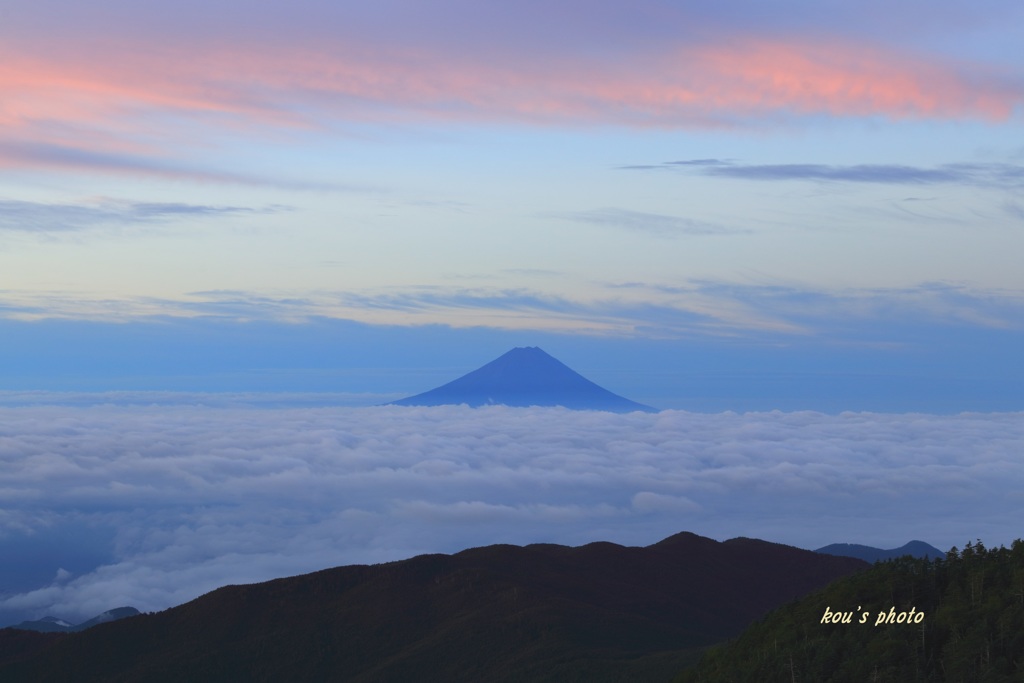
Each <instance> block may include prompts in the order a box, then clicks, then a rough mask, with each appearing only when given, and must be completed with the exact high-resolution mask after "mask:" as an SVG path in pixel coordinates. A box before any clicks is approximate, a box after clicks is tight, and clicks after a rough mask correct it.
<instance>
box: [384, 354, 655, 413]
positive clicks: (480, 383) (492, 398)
mask: <svg viewBox="0 0 1024 683" xmlns="http://www.w3.org/2000/svg"><path fill="white" fill-rule="evenodd" d="M459 404H466V405H468V406H470V407H473V408H478V407H480V406H485V405H494V404H500V405H506V406H519V407H526V406H563V407H565V408H571V409H573V410H605V411H608V412H615V413H629V412H634V411H643V412H658V411H657V410H656V409H655V408H652V407H650V406H646V405H643V404H641V403H637V402H636V401H631V400H629V399H628V398H623V397H622V396H619V395H618V394H613V393H612V392H610V391H608V390H607V389H605V388H603V387H601V386H598V385H597V384H595V383H593V382H591V381H590V380H589V379H587V378H586V377H583V376H582V375H580V374H579V373H577V372H576V371H574V370H572V369H571V368H569V367H568V366H566V365H565V364H564V363H562V362H561V361H559V360H557V359H555V358H554V357H552V356H550V355H548V354H547V353H545V352H544V351H543V350H541V349H540V348H538V347H536V346H527V347H517V348H514V349H512V350H511V351H509V352H507V353H505V354H503V355H502V356H500V357H498V358H496V359H495V360H492V361H491V362H490V363H487V364H486V365H483V366H481V367H480V368H477V369H476V370H473V371H472V372H469V373H467V374H465V375H463V376H462V377H459V378H458V379H456V380H453V381H451V382H449V383H447V384H444V385H442V386H440V387H437V388H436V389H431V390H430V391H426V392H424V393H422V394H416V395H415V396H409V397H407V398H403V399H399V400H397V401H393V402H392V403H390V404H389V405H400V406H439V405H459Z"/></svg>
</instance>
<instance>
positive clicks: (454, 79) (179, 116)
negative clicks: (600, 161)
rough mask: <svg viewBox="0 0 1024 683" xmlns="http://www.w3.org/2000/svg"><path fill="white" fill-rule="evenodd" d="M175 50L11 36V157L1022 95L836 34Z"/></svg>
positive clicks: (914, 114)
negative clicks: (389, 124) (378, 126)
mask: <svg viewBox="0 0 1024 683" xmlns="http://www.w3.org/2000/svg"><path fill="white" fill-rule="evenodd" d="M111 44H116V43H111ZM164 47H165V49H162V50H149V51H142V50H139V51H137V52H133V51H129V50H125V49H123V45H122V49H120V50H119V49H116V48H106V49H105V48H102V47H101V48H96V47H92V48H91V49H88V50H81V51H78V52H76V53H75V54H76V57H75V58H72V57H69V56H64V57H61V55H67V54H68V53H67V52H63V51H60V50H55V51H52V52H49V53H46V54H45V55H43V53H42V51H37V52H36V55H35V56H32V54H31V51H29V50H27V49H25V48H23V49H22V50H20V51H19V50H15V49H12V48H11V47H8V48H7V49H3V48H0V92H3V93H4V97H3V99H2V100H0V166H6V167H25V166H26V165H27V166H33V165H35V166H41V167H49V166H60V165H62V164H63V165H67V163H66V161H64V162H62V161H61V159H60V158H59V157H58V156H54V155H52V154H50V155H46V154H36V155H33V154H32V153H29V152H26V150H31V149H36V148H38V149H53V148H55V147H68V148H73V149H74V150H77V151H78V152H80V153H81V154H80V156H82V158H84V157H85V156H88V155H90V154H103V155H111V154H116V155H129V156H133V155H137V156H141V157H147V156H154V155H155V156H157V157H168V158H170V157H173V155H174V152H172V150H177V151H179V152H180V151H182V150H183V149H185V148H188V146H189V145H195V144H201V143H204V142H206V143H208V141H202V140H198V141H197V140H195V139H194V136H195V133H196V128H197V126H198V129H199V130H200V131H202V130H210V131H214V132H216V131H223V130H225V129H232V130H237V129H247V130H250V131H252V132H255V133H257V134H258V133H259V132H261V131H266V130H268V129H274V130H281V129H288V128H294V127H309V126H319V125H329V124H330V123H331V122H333V121H339V120H340V121H346V120H361V121H381V120H392V121H398V122H410V121H422V120H427V121H434V122H448V121H461V122H465V121H469V122H473V121H479V122H499V123H509V124H525V125H567V124H568V125H581V124H582V125H587V124H594V125H617V126H626V127H648V126H654V127H664V128H688V127H706V126H743V125H747V124H751V123H753V124H756V123H758V122H762V121H765V120H778V119H780V118H791V119H792V118H799V117H800V116H805V115H823V114H824V115H828V116H834V117H862V116H879V117H886V118H892V119H903V118H917V119H981V120H989V121H1005V120H1007V119H1009V118H1011V117H1012V116H1013V115H1014V112H1015V110H1017V109H1018V108H1019V107H1020V105H1021V103H1022V100H1024V93H1022V91H1021V88H1020V86H1019V85H1017V84H1015V83H1014V82H1013V81H1011V80H1009V79H1007V78H1002V77H1000V75H999V74H998V73H996V72H994V71H993V70H986V69H983V68H979V67H977V66H975V67H973V68H968V67H967V66H964V65H957V64H953V63H949V62H938V61H929V60H926V59H924V58H922V57H916V58H915V57H910V56H908V55H906V54H902V53H900V52H898V51H894V50H889V49H882V48H878V47H870V46H866V45H864V44H859V43H852V42H846V43H843V42H840V41H832V42H830V43H827V44H826V43H825V42H822V41H817V42H811V41H804V42H800V43H797V42H780V41H772V40H765V39H761V38H748V39H736V38H735V37H734V40H733V42H732V43H730V44H724V43H722V42H720V41H719V42H716V43H714V44H708V45H701V44H697V45H693V46H689V47H674V48H673V47H668V46H665V45H662V46H661V47H659V48H658V52H657V53H651V52H647V53H644V54H640V53H637V54H636V55H635V56H634V57H632V58H630V59H622V55H621V53H620V54H619V55H618V56H617V57H616V59H614V60H610V59H602V58H600V57H597V56H594V55H593V54H589V53H585V52H579V53H578V54H573V55H567V54H547V55H534V54H531V55H528V56H522V57H519V58H512V57H511V56H510V55H508V54H507V53H504V52H503V53H502V56H497V55H494V54H486V55H485V54H481V55H480V58H479V59H473V58H472V57H471V56H467V55H466V54H459V55H456V54H454V53H453V52H452V51H451V50H449V51H445V50H444V49H443V48H432V49H428V48H419V49H417V48H416V47H415V46H406V47H403V48H401V49H394V48H392V49H389V48H388V47H387V46H385V47H383V48H379V49H375V48H372V47H368V46H362V45H358V44H355V43H353V42H352V41H345V42H344V45H343V46H341V47H338V46H336V45H327V44H324V45H318V44H317V42H316V41H312V42H311V43H310V44H309V45H304V46H301V47H300V46H296V45H288V44H280V43H278V44H265V45H260V46H253V45H247V44H246V43H245V42H244V41H236V43H235V44H232V43H221V44H216V43H213V42H203V43H200V44H192V45H189V46H188V49H187V51H186V50H184V49H181V50H175V49H173V48H172V47H170V46H164ZM583 54H587V56H586V57H583V56H581V55H583ZM979 72H980V75H979ZM183 122H187V124H188V125H187V126H186V125H181V124H182V123H183ZM186 129H187V131H186ZM5 143H6V144H5ZM33 146H34V147H33ZM15 148H17V149H18V150H21V151H20V152H18V153H14V152H12V151H11V150H13V149H15ZM5 150H6V151H5ZM72 165H73V164H72Z"/></svg>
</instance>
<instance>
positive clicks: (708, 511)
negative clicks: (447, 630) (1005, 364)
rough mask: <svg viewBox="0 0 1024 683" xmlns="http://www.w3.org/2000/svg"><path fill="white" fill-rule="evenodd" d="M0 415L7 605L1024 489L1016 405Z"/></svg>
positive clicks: (969, 505) (893, 516) (919, 511)
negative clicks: (835, 411) (828, 411)
mask: <svg viewBox="0 0 1024 683" xmlns="http://www.w3.org/2000/svg"><path fill="white" fill-rule="evenodd" d="M0 418H2V419H0V424H3V425H4V427H3V431H2V432H0V498H2V500H3V507H2V511H0V549H2V551H3V553H2V554H3V555H4V557H13V558H21V560H20V561H15V562H14V563H9V566H8V567H7V568H6V569H5V574H4V577H3V578H4V581H5V586H7V589H6V590H5V594H4V596H3V597H2V599H0V616H3V617H4V618H5V619H6V621H7V622H10V621H12V620H16V619H18V618H23V617H24V616H26V615H28V616H42V615H43V614H44V613H55V614H58V615H61V616H65V617H66V618H74V617H88V616H90V615H92V614H95V613H98V612H100V611H103V610H105V609H109V608H111V607H114V606H117V605H121V604H132V605H135V606H137V607H138V608H140V609H143V610H155V609H161V608H164V607H167V606H170V605H174V604H178V603H181V602H183V601H186V600H188V599H190V598H192V597H195V596H197V595H199V594H201V593H203V592H205V591H208V590H211V589H213V588H215V587H217V586H220V585H223V584H227V583H239V582H250V581H259V580H264V579H269V578H271V577H275V576H282V575H289V574H295V573H301V572H306V571H312V570H316V569H321V568H324V567H328V566H334V565H338V564H346V563H358V562H379V561H385V560H392V559H399V558H403V557H407V556H411V555H414V554H417V553H423V552H438V551H440V552H451V551H456V550H459V549H461V548H464V547H469V546H475V545H482V544H488V543H498V542H511V543H529V542H539V541H546V542H558V543H567V544H578V543H584V542H588V541H592V540H598V539H604V540H612V541H617V542H620V543H626V544H648V543H651V542H654V541H657V540H659V539H660V538H662V537H664V536H667V535H669V534H671V533H674V532H676V531H680V530H690V531H694V532H697V533H700V534H704V535H708V536H712V537H716V538H722V539H724V538H729V537H734V536H740V535H745V536H753V537H761V538H766V539H769V540H775V541H780V542H785V543H790V544H794V545H798V546H803V547H817V546H820V545H825V544H827V543H831V542H857V543H867V544H872V545H878V546H883V547H895V546H897V545H900V544H902V543H904V542H906V541H908V540H910V539H912V538H920V539H922V540H925V541H928V542H930V543H933V544H935V545H938V546H939V547H948V546H949V545H952V544H954V543H956V544H962V543H963V542H964V541H965V540H968V539H973V538H976V537H981V538H983V539H984V540H985V542H986V543H989V544H997V543H1008V542H1009V541H1010V540H1012V539H1013V538H1016V537H1017V536H1019V535H1020V530H1019V529H1018V528H1015V526H1014V524H1013V522H1012V520H1015V519H1019V518H1020V513H1021V511H1022V509H1024V496H1022V494H1021V493H1020V491H1021V489H1022V486H1021V485H1022V483H1024V465H1022V464H1021V462H1020V459H1019V457H1017V456H1018V455H1019V454H1018V450H1019V444H1020V443H1021V441H1022V439H1024V414H1020V413H1010V414H962V415H959V416H946V417H939V416H931V415H920V414H911V415H883V414H870V413H857V414H854V413H845V414H841V415H834V416H827V415H823V414H820V413H812V412H804V413H750V414H743V415H740V414H735V413H723V414H719V415H702V414H693V413H686V412H675V411H666V412H663V413H660V414H655V415H648V414H633V415H609V414H604V413H588V412H572V411H565V410H562V409H508V408H504V407H494V408H487V409H480V410H470V409H466V408H461V407H444V408H397V407H381V408H363V409H351V408H296V409H280V410H275V409H267V408H231V407H223V408H218V409H210V408H204V407H192V406H181V405H163V406H142V405H128V406H125V405H121V406H113V405H97V406H92V407H69V406H40V405H35V406H26V407H20V408H10V407H7V408H0ZM68 538H75V539H76V543H68V542H67V539H68ZM62 539H64V540H62Z"/></svg>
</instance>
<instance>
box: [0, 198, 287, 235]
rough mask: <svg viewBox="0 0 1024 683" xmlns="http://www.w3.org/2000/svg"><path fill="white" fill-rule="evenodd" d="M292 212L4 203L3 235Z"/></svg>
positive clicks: (104, 201)
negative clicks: (7, 232)
mask: <svg viewBox="0 0 1024 683" xmlns="http://www.w3.org/2000/svg"><path fill="white" fill-rule="evenodd" d="M285 210H288V207H284V206H267V207H262V208H251V207H241V206H211V205H204V204H187V203H182V202H133V201H126V200H118V199H112V198H98V199H95V200H91V201H88V202H82V203H75V204H49V203H44V202H28V201H19V200H11V199H7V200H3V199H0V231H4V230H10V231H18V232H37V233H60V232H77V231H81V230H86V229H90V228H95V227H98V226H133V225H145V224H151V223H161V222H165V221H170V220H173V219H179V218H188V217H223V216H239V215H247V214H256V213H275V212H278V211H285Z"/></svg>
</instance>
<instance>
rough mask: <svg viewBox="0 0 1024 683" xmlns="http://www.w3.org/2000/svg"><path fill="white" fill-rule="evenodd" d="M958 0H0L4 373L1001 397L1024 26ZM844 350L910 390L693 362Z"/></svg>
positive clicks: (1020, 244) (734, 398)
mask: <svg viewBox="0 0 1024 683" xmlns="http://www.w3.org/2000/svg"><path fill="white" fill-rule="evenodd" d="M983 5H984V6H983V7H979V6H978V5H977V4H971V5H968V4H966V3H961V2H938V3H927V4H925V3H918V2H900V3H896V4H895V5H894V4H893V3H884V4H883V3H873V2H872V3H867V4H858V5H857V6H856V8H855V11H854V8H852V7H846V6H841V5H828V6H825V5H822V4H821V3H806V2H770V3H741V2H736V3H716V4H715V5H714V6H713V7H711V6H707V5H704V4H697V3H691V4H679V3H666V2H657V1H653V0H645V1H644V2H639V3H619V2H597V3H593V2H591V3H585V4H583V3H578V2H559V3H544V4H537V3H517V4H516V6H515V7H512V6H498V5H477V4H467V3H461V2H439V3H432V4H431V5H430V7H429V10H427V9H426V8H425V7H424V6H421V5H419V4H417V3H403V2H394V3H382V4H375V5H374V6H373V7H372V8H371V7H363V6H358V5H353V4H349V3H327V2H316V1H313V0H304V1H303V2H300V3H297V4H296V5H294V7H293V6H291V5H290V6H289V7H290V8H291V9H289V11H288V12H282V11H281V10H280V8H275V7H274V6H273V5H266V4H265V5H259V6H252V5H251V3H237V2H233V1H230V0H229V1H224V2H217V3H213V4H209V3H203V4H189V3H186V4H184V5H182V6H181V7H180V8H177V9H176V10H175V11H174V13H172V14H168V13H167V12H166V11H165V10H163V9H160V8H156V7H152V6H139V5H137V4H136V3H119V2H110V1H106V2H98V3H91V4H90V5H89V7H88V9H84V8H82V7H81V6H79V5H77V4H75V3H68V2H51V3H47V4H46V5H43V6H29V5H23V6H21V7H17V8H6V9H5V10H4V17H3V18H4V21H3V22H2V25H0V38H2V40H0V45H2V47H0V52H2V56H3V60H2V63H3V64H4V67H2V68H0V84H2V86H3V88H4V92H5V93H7V95H6V99H5V103H4V105H3V106H2V108H0V316H2V318H3V319H2V321H0V326H2V327H3V328H4V329H5V333H6V334H5V337H6V338H7V339H9V340H12V341H8V342H7V345H8V353H7V354H5V356H7V358H8V360H7V361H6V365H5V367H4V369H5V370H6V372H5V376H6V377H8V378H9V380H8V381H9V383H10V384H9V387H10V388H11V389H24V388H30V389H54V390H61V389H64V390H81V389H95V390H99V389H133V388H145V389H154V390H160V389H169V388H180V389H183V390H191V391H205V390H240V389H246V388H247V387H246V386H244V385H245V384H247V383H246V382H245V381H242V380H239V381H236V382H234V383H232V382H230V381H226V380H225V379H224V377H223V375H225V373H227V374H232V373H234V374H238V373H242V374H244V373H246V372H250V373H252V374H258V375H261V376H263V377H264V378H266V377H270V376H272V375H273V376H275V377H277V381H276V383H275V382H272V381H269V380H261V382H260V388H261V389H262V390H267V391H274V390H280V391H302V390H304V389H306V388H308V387H309V384H308V382H307V380H306V379H304V376H308V375H309V374H310V373H324V372H330V371H338V372H337V373H336V374H335V375H331V376H334V377H337V378H338V383H337V385H335V386H333V387H329V388H330V389H332V390H334V391H337V392H343V393H358V392H371V393H374V392H375V393H383V394H396V395H397V394H401V393H403V392H416V391H421V390H423V389H425V388H428V387H427V386H424V385H423V384H421V383H418V382H414V381H412V379H411V376H409V380H408V381H400V380H398V379H396V378H395V377H394V375H393V373H392V374H389V372H388V370H389V369H394V368H409V369H410V370H412V369H415V370H416V371H417V372H420V373H425V375H424V379H426V378H427V377H426V376H430V377H436V378H437V379H439V380H440V379H444V378H445V377H443V375H444V374H445V373H446V372H448V371H453V372H455V373H457V374H461V372H465V371H468V370H470V369H472V368H473V367H476V366H477V365H479V364H481V363H483V362H486V361H487V360H490V359H491V358H493V357H496V356H497V355H500V354H501V353H502V352H504V351H505V350H507V349H508V348H509V347H511V346H513V345H516V344H520V345H522V344H531V345H541V346H545V348H547V349H548V350H549V351H550V352H552V353H554V354H555V355H556V356H559V357H560V358H561V359H562V360H563V361H565V362H566V363H568V364H569V365H570V366H573V367H576V368H577V369H579V370H581V371H587V372H589V373H590V374H595V373H596V374H597V375H600V374H601V373H602V371H604V372H606V373H607V376H606V377H601V376H597V377H595V380H602V379H605V380H607V381H610V382H614V380H615V378H621V384H619V385H618V386H617V387H614V388H616V389H617V390H620V391H621V392H627V391H628V392H629V393H630V394H633V395H639V398H640V399H647V400H649V401H651V402H654V403H655V404H656V405H660V406H663V407H685V408H687V409H695V410H701V409H704V410H707V411H716V410H720V409H726V408H734V409H747V408H754V409H771V408H776V407H777V408H783V409H785V408H793V407H800V408H812V409H815V408H817V409H829V410H831V409H836V408H839V409H842V408H855V409H864V408H867V409H872V408H873V409H878V410H901V409H903V410H922V409H923V410H956V409H957V408H960V409H1019V408H1020V407H1021V401H1020V395H1019V393H1018V392H1015V391H1014V390H1013V385H1015V384H1018V383H1019V382H1020V380H1022V379H1024V370H1022V368H1021V363H1020V362H1019V360H1017V354H1015V353H1013V352H1012V349H1013V348H1014V347H1015V346H1016V345H1018V344H1019V343H1020V342H1021V341H1022V340H1024V337H1022V331H1021V330H1022V325H1024V322H1022V321H1024V275H1022V272H1024V271H1022V269H1021V268H1020V267H1019V263H1018V262H1019V254H1020V253H1022V251H1024V230H1022V228H1024V198H1022V196H1021V194H1022V193H1021V190H1022V187H1024V146H1022V143H1021V137H1020V133H1021V123H1022V118H1021V114H1022V98H1024V94H1022V93H1024V84H1022V80H1021V72H1022V71H1021V67H1022V65H1021V63H1020V55H1019V51H1018V50H1017V48H1016V46H1017V45H1018V42H1019V41H1018V40H1017V39H1018V38H1019V37H1020V36H1019V30H1018V29H1017V27H1018V26H1020V25H1021V24H1022V22H1021V19H1022V18H1024V17H1021V11H1022V10H1021V9H1020V8H1019V6H1018V5H1017V4H1016V3H1011V2H988V3H983ZM350 323H351V324H350ZM424 326H429V327H427V328H424ZM213 329H216V332H215V333H211V332H210V330H213ZM424 329H426V330H428V332H426V333H423V331H424ZM256 330H258V332H256ZM157 339H159V340H161V341H159V342H154V340H157ZM268 339H269V340H270V341H267V340H268ZM17 340H20V341H17ZM204 340H205V341H206V342H207V343H208V344H209V345H208V346H206V347H204V346H203V343H204ZM326 340H330V344H331V346H332V347H333V348H334V349H336V350H337V354H336V357H335V358H333V359H332V358H330V354H329V353H328V352H327V350H326V349H324V348H323V345H324V343H325V341H326ZM542 342H543V343H542ZM161 343H164V344H167V345H168V347H170V348H185V349H187V350H188V351H187V354H185V357H176V354H173V353H164V352H160V353H156V352H155V351H154V349H156V348H160V344H161ZM225 346H227V347H229V348H234V349H236V350H238V351H237V352H236V351H232V352H230V353H228V354H227V357H226V356H225V353H224V352H223V348H224V347H225ZM243 347H245V348H251V349H253V350H252V352H251V353H249V352H247V351H241V350H240V349H242V348H243ZM112 348H116V349H118V351H117V354H118V355H119V356H120V357H122V358H124V363H123V364H119V363H117V362H115V361H114V360H112V358H111V353H112V352H111V349H112ZM313 348H316V349H319V350H318V351H311V349H313ZM671 349H675V350H676V352H677V356H679V357H685V358H686V360H685V361H680V360H667V361H666V362H668V363H669V366H668V367H666V368H665V370H664V373H663V374H664V375H667V376H672V377H674V378H676V379H678V383H677V385H676V386H677V387H678V388H677V390H675V391H673V390H672V388H671V385H670V386H665V385H666V382H664V381H662V382H661V383H660V386H658V387H653V386H647V385H645V384H644V381H643V379H642V377H643V373H645V372H649V371H651V370H652V368H651V364H650V363H649V362H648V359H649V358H652V357H653V358H666V357H671V356H672V353H671ZM597 350H600V352H601V354H602V356H601V357H600V358H597V357H596V355H597V353H596V351H597ZM58 356H60V357H58ZM802 358H806V359H807V361H806V363H801V361H800V359H802ZM412 359H416V362H413V360H412ZM923 359H927V360H923ZM851 364H852V365H854V366H856V369H855V370H854V372H855V373H857V374H859V375H872V376H881V375H888V376H890V377H892V376H894V373H898V371H899V370H900V369H903V370H904V371H905V372H904V374H909V375H912V376H914V377H918V376H921V377H924V378H926V379H927V381H922V382H919V383H918V384H917V385H916V386H915V387H913V388H911V387H910V386H909V385H907V383H902V384H900V383H899V382H897V381H896V380H895V379H891V380H890V384H892V383H896V384H899V386H904V389H901V390H900V391H899V392H898V393H900V394H901V396H902V400H900V401H892V400H883V399H881V398H879V400H878V401H877V402H876V403H871V402H870V401H864V400H861V399H860V398H857V395H858V392H860V393H864V392H868V393H871V391H872V387H875V388H876V389H877V390H878V391H881V385H879V384H878V383H877V381H875V383H874V384H873V383H872V382H873V381H874V380H867V379H865V380H863V381H862V382H860V384H859V385H858V386H859V388H857V389H854V388H852V387H850V388H849V391H847V385H844V384H843V383H841V382H840V383H839V384H837V385H836V387H837V388H836V389H835V390H834V391H832V392H831V394H830V395H827V396H823V395H822V394H821V392H820V391H818V390H817V389H815V388H814V387H812V386H811V385H808V387H807V388H806V390H804V391H803V394H802V397H801V398H800V400H799V401H798V404H794V403H792V402H787V400H786V399H785V398H783V397H780V398H779V399H778V400H777V401H776V402H774V403H773V402H772V400H771V399H770V398H768V399H767V400H762V398H758V399H757V400H754V397H753V396H752V395H751V394H750V393H749V392H746V393H745V392H744V388H743V387H744V385H743V383H741V382H734V383H733V385H732V386H733V388H731V389H730V390H729V392H730V396H729V397H726V398H727V399H728V400H726V401H725V402H722V401H717V402H708V403H706V404H704V405H702V404H700V402H699V401H694V400H693V396H692V395H690V394H689V393H688V392H687V390H686V388H685V387H684V381H685V380H686V379H687V378H686V377H685V375H687V373H690V372H692V371H706V370H705V369H706V368H707V367H711V368H712V369H713V370H715V371H722V372H747V371H750V370H756V371H757V372H764V373H768V374H774V375H777V374H778V373H780V372H782V373H789V374H790V375H792V377H796V376H819V375H820V374H821V373H829V372H831V373H833V374H835V373H839V374H843V373H844V372H845V371H846V369H848V368H849V367H850V365H851ZM27 368H28V369H31V370H28V369H27ZM353 368H362V370H363V375H364V376H368V375H366V370H367V369H368V368H381V369H382V373H381V374H380V375H379V377H377V379H376V382H368V383H362V384H358V385H357V384H355V383H352V382H350V381H348V380H345V379H344V377H345V373H346V372H349V371H350V370H352V369H353ZM680 373H681V374H680ZM792 377H791V379H790V380H789V381H788V382H787V384H786V386H788V387H789V391H790V392H791V393H792V392H794V391H797V384H798V382H797V381H796V380H795V379H793V378H792ZM971 378H976V379H979V380H983V381H990V382H994V383H995V385H999V386H995V385H993V388H992V389H990V390H988V389H987V390H986V391H985V392H984V393H985V394H986V395H992V392H995V394H996V395H998V400H991V401H989V402H988V403H985V402H984V401H982V400H981V399H977V398H975V397H973V396H972V393H977V392H971V391H970V390H967V391H965V390H964V389H963V382H964V381H968V380H970V379H971ZM689 380H690V381H695V380H694V379H693V378H692V377H690V378H689ZM758 381H762V382H763V381H765V380H764V378H763V377H762V378H760V379H759V380H758V379H756V378H752V381H751V384H750V386H751V387H752V386H753V385H754V384H757V382H758ZM722 382H725V383H727V380H725V379H722ZM982 383H983V382H982ZM1000 383H1002V384H1000ZM811 384H813V382H812V383H811ZM910 384H913V382H910ZM778 389H779V390H780V391H781V390H782V389H783V387H782V386H779V387H778ZM750 391H754V389H751V390H750ZM844 392H847V393H846V394H845V396H848V397H849V400H848V402H847V403H846V404H844ZM851 392H852V393H851ZM884 393H890V394H891V393H892V392H891V391H889V390H885V392H884ZM960 396H962V397H963V401H962V402H961V403H960V404H957V397H960ZM638 400H639V399H638ZM730 400H731V403H730V402H729V401H730ZM815 401H822V403H820V404H818V405H815ZM826 403H827V404H826Z"/></svg>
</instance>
